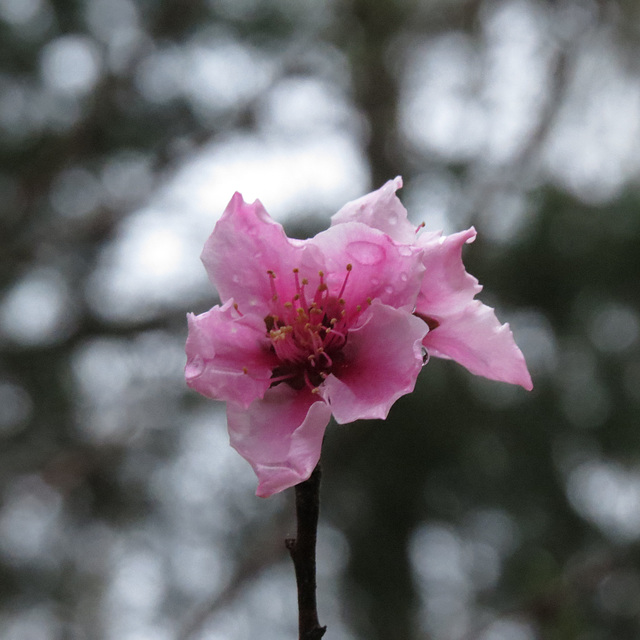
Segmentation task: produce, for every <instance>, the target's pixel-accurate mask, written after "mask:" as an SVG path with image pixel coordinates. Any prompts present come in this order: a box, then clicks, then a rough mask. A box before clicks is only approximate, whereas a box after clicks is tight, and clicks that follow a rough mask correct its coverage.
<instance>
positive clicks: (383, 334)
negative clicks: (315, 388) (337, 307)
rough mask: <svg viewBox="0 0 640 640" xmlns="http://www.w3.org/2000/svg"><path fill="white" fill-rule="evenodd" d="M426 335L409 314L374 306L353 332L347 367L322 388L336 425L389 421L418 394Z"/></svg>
mask: <svg viewBox="0 0 640 640" xmlns="http://www.w3.org/2000/svg"><path fill="white" fill-rule="evenodd" d="M427 330H428V328H427V326H426V324H425V323H424V322H422V320H420V319H419V318H416V317H415V316H413V315H411V314H410V313H408V312H406V311H401V310H398V309H394V308H392V307H389V306H387V305H383V304H380V303H379V302H374V303H373V304H372V305H371V307H370V308H369V310H368V311H367V312H366V316H365V314H363V323H362V325H361V326H359V327H357V328H354V329H351V330H350V331H349V339H348V341H347V344H346V345H345V347H344V350H343V352H344V357H345V359H344V361H345V366H344V367H343V368H342V369H341V370H339V371H336V373H335V374H331V375H329V376H328V377H327V379H326V380H325V381H324V383H323V384H322V386H321V387H320V392H321V393H322V396H323V398H324V399H325V400H326V401H327V402H328V403H329V405H330V406H331V411H332V412H333V415H334V417H335V419H336V421H337V422H339V423H340V424H344V423H346V422H353V421H354V420H359V419H370V418H379V419H384V418H386V417H387V414H388V413H389V410H390V409H391V405H393V403H394V402H395V401H396V400H397V399H398V398H400V397H401V396H403V395H405V394H407V393H410V392H411V391H413V388H414V386H415V383H416V378H417V377H418V374H419V373H420V370H421V369H422V346H421V343H422V339H423V338H424V336H425V333H426V332H427Z"/></svg>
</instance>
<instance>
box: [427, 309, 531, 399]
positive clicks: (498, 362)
mask: <svg viewBox="0 0 640 640" xmlns="http://www.w3.org/2000/svg"><path fill="white" fill-rule="evenodd" d="M423 344H424V346H425V347H426V348H427V350H428V351H429V353H430V354H431V355H434V356H438V357H440V358H450V359H452V360H455V361H456V362H457V363H458V364H461V365H462V366H463V367H466V368H467V369H468V370H469V371H471V373H475V374H476V375H479V376H484V377H485V378H489V379H491V380H500V381H502V382H509V383H510V384H519V385H520V386H522V387H524V388H525V389H527V391H531V389H533V382H532V381H531V376H530V375H529V371H528V369H527V364H526V362H525V359H524V356H523V355H522V352H521V351H520V349H519V348H518V346H517V345H516V343H515V341H514V339H513V334H512V333H511V329H510V328H509V325H508V324H500V322H499V320H498V319H497V318H496V315H495V313H494V311H493V309H492V308H491V307H487V306H486V305H484V304H482V302H480V300H473V301H472V302H470V303H469V304H468V305H467V306H466V307H465V308H464V309H462V310H460V311H459V312H458V313H457V314H455V315H453V316H449V317H447V318H444V319H442V321H441V324H440V325H439V326H438V327H436V328H435V329H433V330H432V331H429V333H428V334H427V336H426V338H425V339H424V341H423Z"/></svg>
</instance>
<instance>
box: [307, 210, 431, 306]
mask: <svg viewBox="0 0 640 640" xmlns="http://www.w3.org/2000/svg"><path fill="white" fill-rule="evenodd" d="M311 251H313V254H312V253H311ZM311 256H312V257H313V260H314V261H317V262H318V263H319V264H322V265H324V266H323V269H324V271H325V273H326V274H328V275H327V277H326V282H327V285H328V286H329V291H330V293H332V294H333V295H338V294H339V293H340V290H341V288H342V284H343V283H344V280H345V276H346V274H347V264H351V265H352V269H351V272H350V274H349V280H348V282H347V284H346V286H345V288H344V292H343V293H340V295H341V297H343V298H344V299H345V300H346V302H347V311H348V312H350V311H352V310H353V308H355V306H356V305H361V306H364V305H365V304H366V302H367V298H371V299H372V300H374V299H376V298H377V299H379V300H380V301H381V302H382V303H384V304H388V305H390V306H392V307H395V308H400V307H406V308H408V309H411V310H413V307H414V305H415V301H416V296H417V295H418V292H419V290H420V283H421V282H422V276H423V274H424V267H423V265H422V249H421V248H419V247H414V246H412V245H406V244H403V245H400V244H397V243H396V242H394V241H393V240H392V239H391V237H390V236H388V235H387V234H386V233H383V232H382V231H378V230H377V229H372V228H371V227H368V226H367V225H365V224H362V223H360V222H345V223H343V224H339V225H336V226H333V227H330V228H329V229H327V230H326V231H322V232H321V233H319V234H318V235H317V236H315V237H314V238H311V239H310V240H308V241H307V246H306V247H305V249H304V250H303V264H304V265H305V268H306V270H308V271H311V266H310V257H311Z"/></svg>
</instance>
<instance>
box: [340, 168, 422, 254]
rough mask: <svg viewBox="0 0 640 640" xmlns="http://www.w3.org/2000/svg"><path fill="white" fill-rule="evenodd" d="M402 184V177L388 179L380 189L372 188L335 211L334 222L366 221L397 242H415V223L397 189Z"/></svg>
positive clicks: (365, 222)
mask: <svg viewBox="0 0 640 640" xmlns="http://www.w3.org/2000/svg"><path fill="white" fill-rule="evenodd" d="M401 187H402V178H401V177H400V176H398V177H397V178H395V180H389V181H388V182H386V183H385V184H384V185H383V186H382V187H381V188H380V189H378V190H377V191H372V192H371V193H368V194H367V195H366V196H362V197H361V198H358V199H357V200H353V201H352V202H347V204H345V205H344V207H342V209H340V211H338V213H336V214H334V215H333V216H332V218H331V224H332V225H336V224H342V223H345V222H363V223H364V224H366V225H368V226H369V227H372V228H374V229H379V230H380V231H382V232H384V233H386V234H387V235H389V236H391V237H392V238H393V239H394V240H396V241H397V242H406V243H413V241H414V240H415V236H416V234H415V231H416V229H415V227H414V226H413V225H412V224H411V223H410V222H409V220H408V219H407V210H406V209H405V208H404V206H403V205H402V203H401V202H400V200H399V199H398V197H397V196H396V191H397V190H398V189H400V188H401Z"/></svg>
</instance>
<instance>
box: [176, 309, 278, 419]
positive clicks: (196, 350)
mask: <svg viewBox="0 0 640 640" xmlns="http://www.w3.org/2000/svg"><path fill="white" fill-rule="evenodd" d="M187 320H188V322H189V335H188V337H187V344H186V352H187V366H186V368H185V377H186V379H187V384H188V385H189V386H190V387H191V388H192V389H195V390H196V391H199V392H200V393H201V394H203V395H205V396H207V397H209V398H213V399H214V400H231V401H233V402H237V403H239V404H241V405H243V406H245V407H247V406H249V405H250V404H251V403H252V402H253V401H254V400H256V399H257V398H262V396H263V395H264V392H265V391H266V390H267V389H268V388H269V385H270V377H271V371H272V370H273V368H274V366H275V365H276V364H277V362H275V359H274V356H273V354H272V353H271V352H270V350H269V347H270V345H271V343H270V342H269V340H268V339H267V337H266V335H265V325H264V321H263V320H262V319H261V318H259V317H256V316H250V315H245V316H242V317H240V316H239V314H238V313H237V312H236V311H235V310H234V308H233V299H232V300H229V301H228V302H226V303H225V304H224V305H223V306H222V307H219V306H215V307H213V309H211V310H209V311H207V312H205V313H202V314H200V315H198V316H195V315H193V314H192V313H189V314H187Z"/></svg>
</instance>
